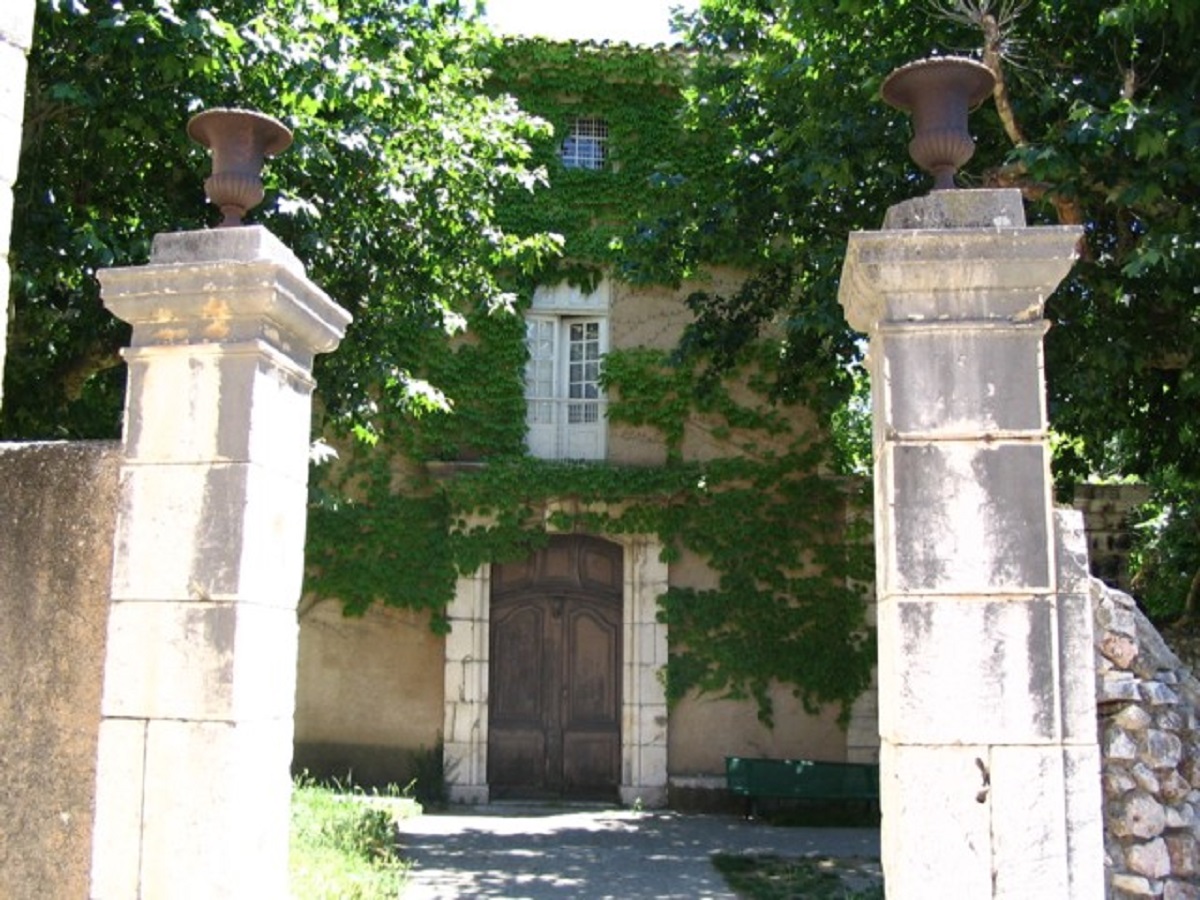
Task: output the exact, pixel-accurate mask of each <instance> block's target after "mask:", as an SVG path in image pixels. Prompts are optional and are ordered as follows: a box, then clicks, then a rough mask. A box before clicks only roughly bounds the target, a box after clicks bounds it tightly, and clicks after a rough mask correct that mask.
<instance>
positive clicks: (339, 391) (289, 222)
mask: <svg viewBox="0 0 1200 900" xmlns="http://www.w3.org/2000/svg"><path fill="white" fill-rule="evenodd" d="M34 42H35V45H34V50H33V52H32V54H31V56H30V70H29V76H28V96H27V99H26V106H25V133H24V142H23V145H22V153H21V162H20V165H21V181H20V184H19V185H18V189H17V191H16V194H15V204H16V206H15V213H14V225H15V227H14V233H13V240H12V264H13V291H12V302H13V304H14V308H15V315H14V317H13V320H12V323H11V328H12V333H11V336H10V340H11V344H10V348H11V349H10V353H9V365H8V371H7V378H8V382H7V385H8V387H7V391H6V402H5V405H4V410H3V415H4V419H3V432H4V434H5V435H6V436H9V437H63V436H65V437H70V436H88V437H91V436H109V435H112V434H114V433H115V432H116V430H117V426H118V422H119V416H120V409H121V396H122V379H123V371H122V369H121V368H120V367H119V365H118V364H119V357H118V356H117V350H118V348H119V347H120V346H122V345H123V344H124V343H125V342H126V338H127V335H126V333H125V330H124V327H123V326H122V325H121V324H120V323H118V322H116V321H115V320H114V319H113V318H112V317H111V316H110V315H109V314H108V313H107V312H106V311H104V309H103V307H102V306H101V304H100V302H99V300H98V296H97V295H98V289H97V285H96V283H95V280H94V278H93V275H94V272H95V270H96V269H97V268H100V267H105V266H113V265H131V264H141V263H144V262H145V261H146V259H147V256H148V252H149V241H150V238H151V237H152V235H153V234H154V233H156V232H161V231H176V230H186V229H192V228H197V227H200V226H202V225H203V224H204V223H205V222H206V221H210V220H211V219H212V218H213V217H214V212H213V211H212V210H210V209H208V208H206V206H205V203H204V198H203V195H202V192H201V182H202V180H203V177H204V174H205V173H206V171H207V169H208V163H207V161H206V153H205V151H204V150H203V149H202V148H200V147H199V146H198V145H195V144H193V143H191V142H189V140H188V139H187V137H186V136H185V134H184V123H185V120H186V118H187V117H188V116H189V115H190V114H191V113H192V112H195V111H197V110H199V109H200V108H203V107H214V106H241V107H247V106H248V107H255V108H258V109H261V110H263V111H265V112H268V113H271V114H273V115H275V116H277V117H279V118H281V119H283V120H284V121H285V122H286V123H287V124H289V125H290V126H291V127H292V128H293V129H294V130H295V132H296V143H295V145H294V146H293V147H292V148H291V149H290V150H289V151H288V152H287V153H285V154H283V155H282V156H280V157H279V158H278V159H276V160H274V161H272V162H271V163H270V165H269V167H268V173H267V178H268V183H267V189H268V199H267V201H266V203H265V204H264V205H263V206H262V207H261V208H259V209H258V210H256V211H255V212H254V213H253V217H254V218H255V219H256V220H257V221H259V222H262V223H263V224H266V225H267V226H268V227H270V228H271V230H272V231H274V232H275V233H276V234H278V235H279V236H280V237H281V238H282V239H283V240H284V241H285V242H286V243H287V244H288V245H289V246H290V247H291V248H292V249H293V250H295V251H296V253H297V255H298V256H300V258H301V259H303V260H304V262H305V264H306V266H307V267H308V270H309V274H310V275H311V276H312V277H313V279H314V280H315V281H316V282H318V283H319V284H321V286H322V287H323V288H325V289H326V290H327V291H328V292H329V293H330V295H331V296H333V297H334V298H336V299H337V300H338V302H340V303H341V304H342V305H344V306H346V307H347V308H348V309H349V310H350V311H351V312H352V313H353V314H354V316H355V322H354V324H353V325H352V326H351V328H350V330H349V332H348V333H347V337H346V340H345V341H344V342H343V343H342V345H341V347H340V348H339V352H338V353H337V354H335V355H332V356H328V357H322V358H321V359H320V360H319V362H318V373H317V374H318V381H319V382H320V385H321V392H322V396H323V398H324V401H325V409H326V412H327V413H328V414H329V415H331V416H336V417H338V418H339V419H340V420H341V422H342V423H343V425H344V426H345V427H349V425H350V424H351V423H354V424H357V425H358V427H359V428H361V429H366V430H368V431H370V430H372V429H374V428H376V427H377V426H376V424H375V423H374V421H373V420H374V418H375V415H376V413H377V411H378V410H384V411H388V410H392V409H396V408H400V409H420V408H421V407H422V406H425V407H428V406H436V405H437V403H436V395H435V394H433V393H432V392H431V391H430V390H429V389H428V388H427V387H426V386H425V385H424V384H423V383H422V382H421V381H420V380H419V379H417V378H416V377H415V376H413V374H412V372H411V369H410V366H411V363H410V360H419V359H422V358H424V357H425V356H426V355H427V354H428V352H429V351H428V350H427V349H426V348H427V346H428V345H430V344H437V343H438V342H441V343H443V344H444V343H445V341H446V332H448V331H453V330H454V329H456V328H457V327H458V326H459V325H460V323H461V321H462V316H464V315H468V314H470V313H472V312H473V311H475V310H476V309H484V310H488V311H499V310H503V309H506V308H508V307H510V306H511V304H512V303H513V302H514V300H515V298H514V297H513V296H512V295H511V294H510V293H509V291H508V290H507V289H506V287H505V286H504V285H502V284H501V283H500V281H499V278H500V275H501V274H502V273H504V272H512V273H518V274H519V273H521V272H525V271H528V270H530V269H531V268H533V267H536V266H539V265H541V263H542V260H543V258H544V257H546V256H547V255H553V254H554V253H555V252H557V244H556V242H555V241H554V240H553V239H552V238H550V237H549V236H548V235H540V234H526V233H520V232H515V231H509V230H505V228H504V227H503V226H502V225H501V224H500V223H499V221H498V219H497V203H498V200H499V198H500V197H501V196H505V197H509V198H512V197H514V196H516V195H517V194H524V195H526V196H527V195H529V192H530V191H532V190H533V189H534V188H535V187H537V186H538V185H540V184H541V183H543V181H544V173H542V172H539V171H538V170H537V169H536V168H534V167H532V166H531V165H530V152H531V149H530V143H529V142H530V140H531V139H533V138H534V137H537V136H538V135H541V134H543V133H544V131H545V126H544V124H543V123H541V122H539V121H537V120H536V119H533V118H532V117H530V116H528V115H526V114H524V113H522V112H520V111H519V110H518V109H517V108H516V105H515V103H514V102H513V100H512V99H511V98H510V97H506V96H497V95H494V94H491V93H489V92H487V91H485V90H484V83H483V78H484V74H485V70H484V68H483V63H484V60H485V57H486V54H487V53H488V51H489V47H490V46H491V43H492V39H491V38H490V37H489V36H488V35H487V34H486V32H484V31H483V29H482V26H481V25H479V24H478V22H477V21H476V20H475V19H473V18H472V17H471V16H470V15H469V14H468V13H467V12H465V11H464V10H463V8H462V5H461V4H460V3H458V2H456V0H434V2H402V3H393V2H390V0H264V2H261V3H256V4H247V3H242V2H235V0H215V2H214V0H126V2H124V3H122V4H120V5H112V4H108V3H97V4H92V5H91V6H90V7H88V6H85V5H84V4H80V3H59V2H54V0H40V2H39V5H38V10H37V19H36V23H35V35H34ZM117 73H119V74H117ZM451 399H453V398H451Z"/></svg>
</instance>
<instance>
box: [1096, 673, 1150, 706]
mask: <svg viewBox="0 0 1200 900" xmlns="http://www.w3.org/2000/svg"><path fill="white" fill-rule="evenodd" d="M1141 699H1142V695H1141V692H1140V691H1138V682H1137V678H1136V677H1135V676H1134V675H1133V673H1132V672H1120V671H1116V670H1114V671H1111V672H1105V673H1104V675H1103V676H1102V677H1101V679H1100V684H1099V685H1098V691H1097V700H1099V702H1101V703H1120V702H1124V701H1138V700H1141Z"/></svg>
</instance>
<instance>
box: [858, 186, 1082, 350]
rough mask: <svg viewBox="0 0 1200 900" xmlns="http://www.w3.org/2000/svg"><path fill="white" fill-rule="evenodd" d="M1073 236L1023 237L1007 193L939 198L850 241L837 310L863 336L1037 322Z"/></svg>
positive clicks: (1016, 203) (1020, 217)
mask: <svg viewBox="0 0 1200 900" xmlns="http://www.w3.org/2000/svg"><path fill="white" fill-rule="evenodd" d="M1081 234H1082V229H1080V228H1079V227H1077V226H1059V227H1045V228H1026V227H1025V216H1024V213H1023V211H1022V209H1021V202H1020V194H1019V192H1017V191H939V192H937V193H935V194H932V195H930V196H929V197H919V198H916V199H915V200H908V201H905V202H904V203H900V204H897V205H896V206H894V207H892V208H891V209H890V210H889V211H888V216H887V220H886V223H885V227H884V230H882V231H858V232H854V233H852V234H851V235H850V243H849V247H848V248H847V251H846V260H845V262H844V264H843V266H842V280H841V287H840V289H839V292H838V301H839V302H840V303H841V305H842V308H843V309H844V310H845V314H846V320H847V321H848V322H849V323H850V325H851V326H852V327H853V328H855V329H856V330H858V331H861V332H863V333H867V334H869V333H871V332H872V331H873V330H874V329H876V328H877V327H878V326H880V325H881V324H884V323H903V322H928V323H936V322H948V321H955V320H959V321H964V320H965V321H980V320H983V321H986V320H992V321H1009V322H1029V321H1037V320H1039V319H1040V318H1041V317H1042V307H1043V305H1044V303H1045V300H1046V297H1047V296H1049V294H1050V293H1051V292H1052V291H1053V290H1054V288H1055V287H1057V285H1058V283H1059V282H1060V281H1061V280H1062V279H1063V278H1064V277H1065V276H1066V274H1067V273H1068V272H1069V271H1070V269H1071V266H1072V264H1073V263H1074V261H1075V257H1076V245H1077V244H1078V242H1079V238H1080V235H1081Z"/></svg>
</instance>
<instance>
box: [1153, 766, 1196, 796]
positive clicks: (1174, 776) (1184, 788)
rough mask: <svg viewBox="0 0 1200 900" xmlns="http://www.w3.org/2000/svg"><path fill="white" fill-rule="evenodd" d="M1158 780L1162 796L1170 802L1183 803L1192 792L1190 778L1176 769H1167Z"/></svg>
mask: <svg viewBox="0 0 1200 900" xmlns="http://www.w3.org/2000/svg"><path fill="white" fill-rule="evenodd" d="M1158 781H1159V785H1160V787H1159V793H1160V796H1161V797H1162V798H1163V799H1164V800H1166V801H1167V802H1168V803H1182V802H1184V801H1185V800H1187V797H1188V794H1190V793H1191V792H1192V786H1191V785H1190V784H1189V783H1188V780H1187V779H1186V778H1184V777H1183V776H1182V775H1180V774H1179V773H1178V772H1177V771H1175V770H1174V769H1167V770H1166V771H1165V772H1163V773H1162V775H1161V777H1160V778H1159V779H1158Z"/></svg>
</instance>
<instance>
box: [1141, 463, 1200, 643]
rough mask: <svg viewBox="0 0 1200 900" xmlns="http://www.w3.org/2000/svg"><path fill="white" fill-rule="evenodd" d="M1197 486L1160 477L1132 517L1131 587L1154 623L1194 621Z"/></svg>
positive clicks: (1198, 561)
mask: <svg viewBox="0 0 1200 900" xmlns="http://www.w3.org/2000/svg"><path fill="white" fill-rule="evenodd" d="M1196 495H1197V485H1196V484H1195V483H1194V482H1187V481H1183V480H1181V479H1180V478H1178V477H1177V476H1173V475H1171V474H1170V473H1164V474H1160V476H1159V477H1158V478H1157V479H1156V480H1155V483H1154V494H1153V496H1152V498H1151V499H1150V501H1149V502H1148V503H1146V505H1145V506H1143V507H1142V508H1141V509H1140V510H1139V511H1138V513H1137V514H1136V519H1137V522H1138V524H1137V526H1136V530H1135V535H1136V536H1135V539H1134V545H1133V548H1132V549H1131V551H1130V559H1129V562H1130V570H1131V572H1132V575H1133V578H1132V584H1131V588H1132V590H1133V593H1134V594H1135V595H1136V596H1137V598H1138V602H1139V603H1140V605H1141V606H1142V608H1143V609H1145V610H1146V613H1147V615H1149V616H1150V617H1151V618H1153V619H1154V620H1156V621H1159V622H1174V621H1175V620H1177V619H1180V618H1185V617H1192V618H1194V617H1195V615H1196V613H1197V610H1196V608H1195V604H1196V602H1197V600H1200V598H1198V597H1196V596H1194V595H1193V591H1194V590H1195V587H1194V585H1193V582H1194V580H1195V579H1196V577H1197V572H1200V510H1197V508H1196Z"/></svg>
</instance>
